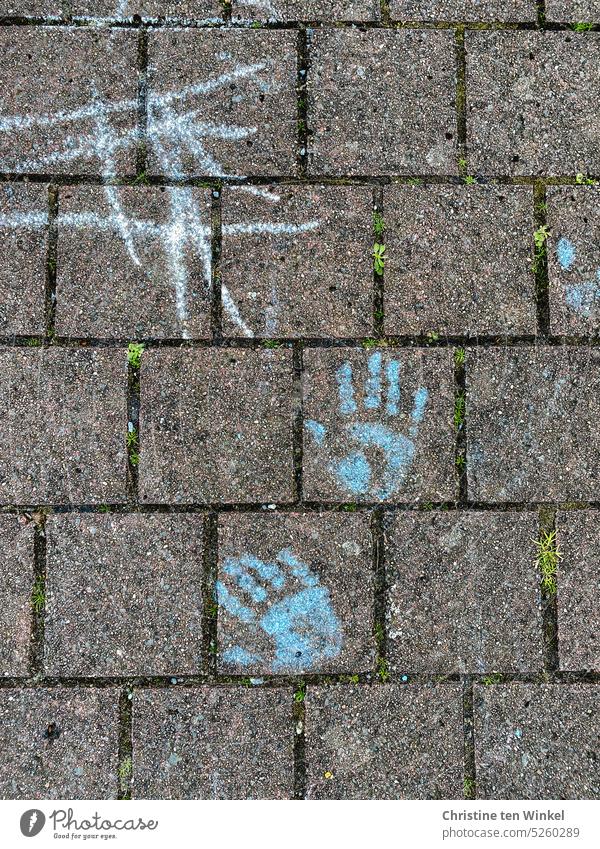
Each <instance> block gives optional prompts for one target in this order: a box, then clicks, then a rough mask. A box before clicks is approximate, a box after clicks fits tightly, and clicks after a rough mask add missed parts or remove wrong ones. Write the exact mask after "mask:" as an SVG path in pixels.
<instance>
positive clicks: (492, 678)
mask: <svg viewBox="0 0 600 849" xmlns="http://www.w3.org/2000/svg"><path fill="white" fill-rule="evenodd" d="M481 683H482V684H485V685H486V686H487V687H490V686H491V685H492V684H500V683H502V675H500V673H499V672H492V673H490V674H489V675H484V677H483V678H482V679H481Z"/></svg>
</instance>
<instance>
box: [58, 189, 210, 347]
mask: <svg viewBox="0 0 600 849" xmlns="http://www.w3.org/2000/svg"><path fill="white" fill-rule="evenodd" d="M112 191H113V192H114V195H112V196H111V197H116V201H117V203H118V204H119V206H120V208H121V210H122V213H123V215H124V216H127V217H129V218H130V219H131V220H132V221H133V222H135V223H134V225H130V231H131V232H130V238H129V239H128V240H127V241H126V240H124V239H123V233H122V231H120V230H119V228H118V227H114V226H110V221H111V216H112V215H113V214H114V211H113V208H111V202H110V200H109V198H107V196H106V189H105V188H100V187H96V186H73V187H67V188H64V189H61V191H60V201H59V203H60V216H59V219H58V233H59V235H58V263H57V310H56V332H57V333H58V334H59V335H60V336H75V337H92V338H102V339H111V338H112V339H114V338H121V339H128V338H130V339H136V338H138V339H140V338H142V339H143V338H171V339H177V338H182V337H183V338H192V339H193V338H203V337H204V338H206V337H207V336H210V239H211V220H210V216H211V212H210V209H211V207H210V204H211V201H210V191H209V190H208V189H195V188H165V187H160V188H150V187H145V186H136V187H123V188H115V189H113V190H112ZM90 211H93V212H92V214H93V216H94V220H93V221H92V222H90V223H87V221H88V216H89V214H90ZM180 215H182V216H183V220H184V221H185V223H186V224H187V225H188V226H190V227H191V226H192V222H193V227H194V228H195V229H197V232H198V233H199V238H198V241H195V240H193V239H191V238H186V239H185V242H184V244H183V245H179V243H177V244H176V240H175V238H174V232H175V231H174V229H173V228H174V225H173V221H174V220H175V221H177V220H179V216H180ZM135 224H137V225H138V226H137V227H136V226H135ZM203 247H204V248H205V250H206V251H207V252H208V253H209V258H208V259H207V258H206V256H205V255H204V252H203Z"/></svg>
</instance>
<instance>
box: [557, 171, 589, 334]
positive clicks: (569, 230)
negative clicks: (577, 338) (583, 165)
mask: <svg viewBox="0 0 600 849" xmlns="http://www.w3.org/2000/svg"><path fill="white" fill-rule="evenodd" d="M599 213H600V192H599V191H598V189H597V188H596V187H591V186H590V187H588V186H577V187H567V186H563V187H560V188H559V187H556V188H549V189H548V226H549V229H550V237H549V239H548V243H547V247H548V279H549V296H550V329H551V331H552V333H558V334H561V333H564V334H567V335H569V334H570V335H585V336H588V335H597V334H598V333H599V332H600V249H599V248H598V238H599V236H600V227H599V226H598V223H597V222H598V214H599Z"/></svg>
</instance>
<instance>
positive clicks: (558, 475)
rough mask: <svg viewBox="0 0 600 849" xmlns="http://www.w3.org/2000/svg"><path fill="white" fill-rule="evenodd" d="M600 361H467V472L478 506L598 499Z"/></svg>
mask: <svg viewBox="0 0 600 849" xmlns="http://www.w3.org/2000/svg"><path fill="white" fill-rule="evenodd" d="M599 390H600V356H599V354H598V353H597V352H596V351H595V349H594V348H591V349H586V348H577V347H573V348H568V347H561V348H556V347H555V348H550V347H547V348H545V349H542V348H534V349H529V350H528V349H526V348H495V349H494V348H489V349H482V350H478V351H475V350H470V351H469V352H468V354H467V441H468V448H467V469H468V484H469V494H470V497H471V498H472V499H473V500H475V501H487V502H490V501H498V502H507V501H508V502H514V501H565V500H581V499H594V498H595V497H596V493H597V491H598V483H599V481H600V465H599V460H600V437H599V435H598V429H597V427H596V425H595V421H596V418H597V414H598V410H597V401H596V398H597V397H598V391H599Z"/></svg>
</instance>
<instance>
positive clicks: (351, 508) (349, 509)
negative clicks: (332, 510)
mask: <svg viewBox="0 0 600 849" xmlns="http://www.w3.org/2000/svg"><path fill="white" fill-rule="evenodd" d="M356 509H357V505H356V504H344V505H343V507H342V510H344V511H345V512H346V513H354V512H355V511H356Z"/></svg>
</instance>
